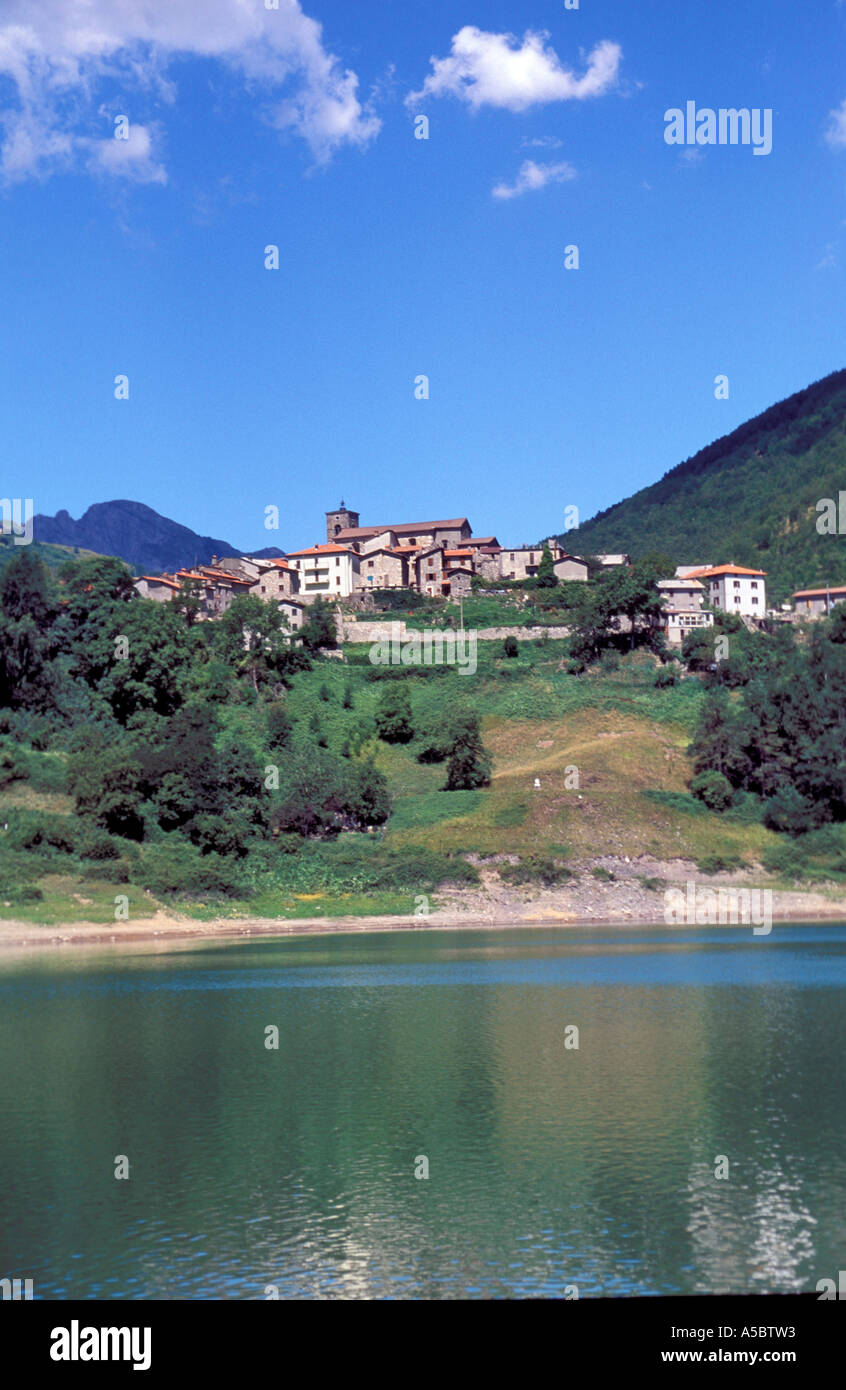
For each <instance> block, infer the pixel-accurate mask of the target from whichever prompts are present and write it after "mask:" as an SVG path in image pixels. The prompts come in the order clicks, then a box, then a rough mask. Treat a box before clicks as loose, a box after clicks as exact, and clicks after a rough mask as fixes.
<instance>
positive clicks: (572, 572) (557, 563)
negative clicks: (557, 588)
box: [552, 554, 588, 583]
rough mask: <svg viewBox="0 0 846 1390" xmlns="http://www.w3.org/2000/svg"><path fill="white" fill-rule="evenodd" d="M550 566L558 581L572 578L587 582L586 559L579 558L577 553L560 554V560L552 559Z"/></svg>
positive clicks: (562, 581)
mask: <svg viewBox="0 0 846 1390" xmlns="http://www.w3.org/2000/svg"><path fill="white" fill-rule="evenodd" d="M552 568H553V569H554V571H555V578H556V579H557V580H558V581H559V583H567V582H569V581H572V580H577V581H579V582H582V581H584V582H585V583H587V578H588V565H587V560H580V559H579V557H578V556H577V555H566V554H562V556H561V558H560V560H555V559H553V563H552Z"/></svg>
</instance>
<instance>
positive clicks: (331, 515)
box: [326, 498, 358, 541]
mask: <svg viewBox="0 0 846 1390" xmlns="http://www.w3.org/2000/svg"><path fill="white" fill-rule="evenodd" d="M348 526H352V527H355V526H358V512H351V511H349V509H348V508H347V507H345V506H344V499H343V498H341V505H340V507H339V508H338V510H337V511H336V512H327V513H326V539H327V541H333V540H334V539H335V537H336V536H337V534H338V532H339V531H345V530H346V529H347V527H348Z"/></svg>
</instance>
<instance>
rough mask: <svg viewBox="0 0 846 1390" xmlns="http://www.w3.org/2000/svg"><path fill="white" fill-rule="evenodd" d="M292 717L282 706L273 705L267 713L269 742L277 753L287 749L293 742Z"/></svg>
mask: <svg viewBox="0 0 846 1390" xmlns="http://www.w3.org/2000/svg"><path fill="white" fill-rule="evenodd" d="M293 727H294V725H293V723H292V720H291V716H290V715H289V713H288V711H287V710H286V708H285V706H284V705H282V704H275V705H271V706H270V708H269V709H268V711H267V742H268V746H269V747H270V748H271V749H272V750H273V751H274V752H275V751H276V750H277V749H279V748H287V747H288V744H289V743H290V742H291V733H292V730H293Z"/></svg>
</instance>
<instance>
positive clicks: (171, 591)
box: [133, 574, 179, 603]
mask: <svg viewBox="0 0 846 1390" xmlns="http://www.w3.org/2000/svg"><path fill="white" fill-rule="evenodd" d="M133 588H134V589H135V591H136V593H139V594H140V595H141V597H142V598H151V599H152V600H153V602H154V603H170V601H171V599H173V598H176V596H177V594H178V593H179V584H178V583H177V582H176V580H175V579H167V578H166V577H165V576H164V575H162V574H142V576H141V578H140V579H136V580H135V583H134V585H133Z"/></svg>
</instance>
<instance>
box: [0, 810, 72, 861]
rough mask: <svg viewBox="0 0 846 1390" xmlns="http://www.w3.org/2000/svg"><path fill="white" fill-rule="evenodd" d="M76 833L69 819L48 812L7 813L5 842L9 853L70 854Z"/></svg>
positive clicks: (68, 817)
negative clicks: (7, 826)
mask: <svg viewBox="0 0 846 1390" xmlns="http://www.w3.org/2000/svg"><path fill="white" fill-rule="evenodd" d="M77 833H78V832H77V827H76V825H75V823H74V821H72V820H71V818H70V816H57V815H55V814H54V813H52V812H50V811H15V812H13V813H10V821H9V830H8V833H7V835H6V836H5V843H6V845H8V847H9V849H11V850H24V851H27V850H28V851H29V852H30V853H35V854H46V855H48V856H50V855H52V854H53V852H54V851H58V853H60V854H73V852H74V849H75V841H76V838H77Z"/></svg>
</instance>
